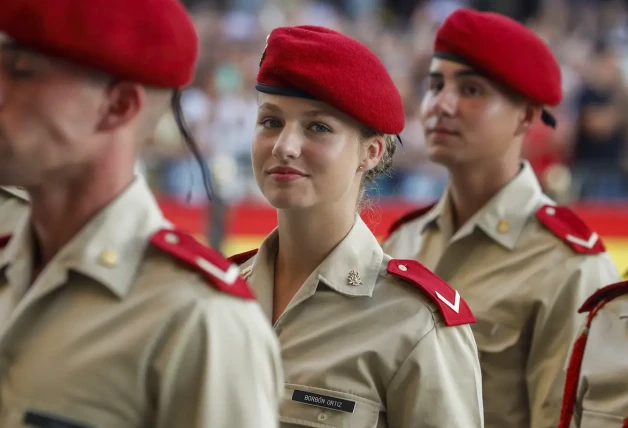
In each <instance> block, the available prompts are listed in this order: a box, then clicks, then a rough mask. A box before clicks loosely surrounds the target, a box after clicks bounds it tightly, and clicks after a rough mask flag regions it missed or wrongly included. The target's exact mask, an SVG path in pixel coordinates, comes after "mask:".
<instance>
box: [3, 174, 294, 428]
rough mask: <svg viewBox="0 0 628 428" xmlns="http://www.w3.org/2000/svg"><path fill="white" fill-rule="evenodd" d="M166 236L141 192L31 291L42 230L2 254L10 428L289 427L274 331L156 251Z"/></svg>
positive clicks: (242, 303) (247, 304)
mask: <svg viewBox="0 0 628 428" xmlns="http://www.w3.org/2000/svg"><path fill="white" fill-rule="evenodd" d="M165 226H168V223H167V222H166V221H165V219H164V218H163V216H162V213H161V211H160V210H159V207H158V206H157V204H156V202H155V201H154V199H153V197H152V195H151V193H150V190H149V189H148V187H147V186H146V184H145V183H144V181H143V180H142V179H139V178H138V179H136V180H135V182H134V183H133V184H132V185H131V186H130V187H129V188H127V189H126V190H125V191H124V193H123V194H122V195H120V196H119V197H118V198H117V199H116V200H115V201H113V202H112V203H111V204H110V205H108V206H107V207H106V208H105V209H104V210H102V211H101V212H100V213H99V214H98V215H97V216H96V217H95V218H94V219H93V220H91V221H90V222H89V224H88V225H87V226H85V227H84V228H83V229H82V230H81V231H80V233H79V234H77V235H76V236H75V238H74V239H73V240H72V241H71V242H70V243H69V244H68V245H67V246H65V247H64V248H63V249H62V250H61V252H59V253H58V254H57V256H56V257H55V258H54V259H53V260H52V261H51V263H50V264H49V265H48V266H47V267H46V268H45V270H44V271H43V272H42V273H41V274H40V276H39V277H38V278H37V279H35V281H34V282H33V283H32V285H30V284H29V283H30V282H31V279H30V276H31V266H32V264H33V249H32V244H31V242H32V237H31V233H30V226H29V224H28V222H26V221H25V222H23V224H21V225H20V226H19V227H18V229H17V231H16V233H15V235H14V236H13V237H12V239H11V241H10V242H9V244H8V246H7V247H6V248H5V249H4V250H3V251H1V252H0V426H1V427H2V428H16V427H26V426H29V424H27V423H26V421H27V420H28V419H29V418H31V419H32V418H36V417H37V415H42V414H43V415H48V416H46V417H51V418H54V419H59V420H71V421H76V422H77V424H79V425H78V426H80V427H98V428H140V427H142V428H143V427H146V428H149V427H150V428H201V427H203V428H234V427H238V428H240V427H250V428H259V427H265V428H266V427H267V428H275V427H277V424H278V422H277V409H278V407H279V396H280V394H281V392H282V391H283V388H282V386H283V378H282V373H281V359H280V355H279V347H278V343H277V341H276V338H275V337H274V335H273V332H272V329H271V327H270V325H269V323H268V321H267V320H266V318H265V317H264V314H263V313H262V311H261V310H260V307H259V305H258V304H257V303H256V302H255V301H251V300H243V299H240V298H236V297H234V296H231V295H228V294H225V293H223V292H220V291H218V290H217V289H215V288H213V287H212V286H211V285H209V284H208V283H207V282H206V280H204V279H202V276H201V274H200V272H195V271H194V270H193V269H191V268H187V267H184V266H183V265H182V264H181V263H179V262H178V261H177V260H176V259H175V258H174V257H173V256H171V255H170V254H167V253H165V252H164V251H162V250H159V249H157V248H155V247H152V246H150V244H149V240H150V238H151V236H152V235H153V234H154V233H155V232H156V231H158V230H159V229H161V228H163V227H165ZM205 265H207V263H205ZM212 266H213V265H212ZM29 285H30V286H29ZM33 425H35V424H33ZM35 426H46V427H50V426H55V427H57V426H58V427H60V428H61V427H66V426H68V427H69V426H74V425H62V424H59V425H54V424H52V423H48V424H43V425H35Z"/></svg>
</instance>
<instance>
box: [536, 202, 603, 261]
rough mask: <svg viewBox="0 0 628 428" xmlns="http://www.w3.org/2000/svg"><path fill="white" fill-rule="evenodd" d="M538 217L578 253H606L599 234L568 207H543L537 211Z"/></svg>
mask: <svg viewBox="0 0 628 428" xmlns="http://www.w3.org/2000/svg"><path fill="white" fill-rule="evenodd" d="M536 217H537V218H538V219H539V220H540V221H541V223H543V225H544V226H545V227H547V228H548V229H549V230H550V231H551V232H552V233H553V234H554V235H556V236H557V237H558V238H560V239H562V240H563V241H564V242H565V243H566V244H567V245H569V246H570V247H571V248H572V249H573V250H574V251H575V252H577V253H580V254H599V253H603V252H604V251H606V248H605V247H604V243H603V242H602V239H601V238H600V237H599V236H598V234H597V233H596V232H594V231H592V230H591V229H590V228H589V226H587V225H586V223H585V222H584V221H583V220H582V219H581V218H580V217H578V216H577V215H576V213H574V212H573V211H572V210H570V209H569V208H567V207H560V206H552V205H543V206H542V207H541V208H539V209H538V210H537V212H536Z"/></svg>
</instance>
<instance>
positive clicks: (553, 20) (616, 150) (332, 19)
mask: <svg viewBox="0 0 628 428" xmlns="http://www.w3.org/2000/svg"><path fill="white" fill-rule="evenodd" d="M185 3H186V5H187V6H188V7H189V8H190V10H191V11H192V12H193V14H194V16H195V19H196V25H197V28H198V32H199V34H200V37H201V40H202V54H201V58H200V61H199V63H198V71H197V75H196V80H195V83H194V85H193V86H192V87H190V88H189V89H188V90H186V92H185V93H184V97H183V108H184V112H185V116H186V119H187V121H188V123H189V124H190V127H191V130H192V132H193V134H194V135H195V137H196V140H197V142H198V143H199V144H200V146H201V149H202V151H203V155H204V156H205V157H206V158H207V160H208V162H209V164H210V167H211V169H212V174H213V178H214V182H215V185H216V187H217V189H218V191H219V192H220V195H221V198H222V199H223V200H224V201H225V202H226V203H227V204H229V203H238V202H239V201H243V200H244V201H246V200H260V199H261V195H260V194H259V192H258V190H257V187H256V185H255V182H254V180H253V177H252V173H251V164H250V144H251V138H252V134H253V128H254V124H255V123H254V122H255V117H256V108H257V105H256V93H255V90H254V85H255V76H256V73H257V69H258V66H259V59H260V56H261V53H262V51H263V49H264V45H265V40H266V36H267V35H268V34H269V32H270V31H271V30H272V29H273V28H275V27H277V26H283V25H300V24H314V25H323V26H327V27H330V28H334V29H337V30H339V31H342V32H344V33H346V34H349V35H351V36H353V37H355V38H357V39H359V40H361V41H363V42H364V43H366V44H367V45H368V46H370V47H371V48H372V50H373V51H375V53H377V54H378V55H379V57H380V58H381V59H382V60H383V61H384V63H385V65H386V66H387V67H388V69H389V71H390V73H391V75H392V76H393V78H394V80H395V82H396V84H397V85H398V88H399V90H400V92H401V94H402V96H403V99H404V103H405V111H406V114H407V119H406V128H405V130H404V132H403V134H402V140H403V143H404V144H403V147H401V148H400V150H398V151H397V157H396V159H395V163H394V170H393V172H392V174H391V175H390V176H388V177H384V178H383V179H382V180H380V181H379V182H378V183H377V186H375V187H374V188H373V189H371V190H370V194H371V195H370V196H371V197H372V198H376V199H378V200H383V199H394V200H400V199H401V200H403V201H410V202H414V201H415V202H417V203H422V202H429V201H432V200H434V199H436V198H437V197H438V196H439V195H440V194H441V192H442V190H443V188H444V186H445V183H446V180H447V174H446V171H444V170H443V168H441V167H439V166H438V165H434V164H433V163H431V162H429V161H428V160H427V159H426V158H425V155H424V140H423V132H422V129H421V124H420V123H419V121H418V118H417V117H418V110H419V106H420V102H421V98H422V95H423V92H424V78H425V77H426V73H427V70H428V66H429V61H430V58H431V48H432V41H433V37H434V34H435V30H436V29H437V27H438V25H439V24H440V23H441V22H442V21H443V20H444V19H445V18H446V17H447V15H448V14H449V13H451V12H452V11H453V10H455V9H456V8H458V7H475V8H477V9H482V10H493V11H499V12H501V13H503V14H506V15H509V16H511V17H513V18H515V19H517V20H520V21H521V22H523V23H525V24H526V25H527V26H529V27H530V28H532V29H533V30H534V31H535V32H536V33H537V34H539V35H540V36H541V37H542V38H543V39H544V40H546V41H547V43H548V44H549V46H550V47H551V48H552V50H553V51H554V53H555V54H556V56H557V57H558V59H559V61H560V63H561V66H562V71H563V90H564V102H563V103H562V105H561V106H559V107H558V108H556V109H554V110H553V113H554V115H555V116H556V117H557V119H558V126H557V128H556V129H555V130H551V129H550V128H548V127H545V126H543V125H542V124H540V123H539V124H537V125H536V126H534V127H533V129H531V131H530V133H529V135H528V137H527V141H526V145H525V157H526V158H527V159H528V160H529V161H530V162H531V163H532V165H533V167H534V169H535V171H536V173H537V175H538V177H539V179H540V181H541V183H542V185H543V186H544V188H545V189H546V191H547V192H548V193H549V194H550V195H551V196H553V197H554V198H555V199H557V200H558V201H559V202H560V203H573V202H578V201H587V202H591V203H603V204H609V203H615V201H624V202H626V201H628V143H627V141H628V132H627V131H628V127H627V125H628V96H627V95H628V93H627V88H628V8H627V6H626V2H624V1H612V0H607V1H602V0H597V1H595V0H545V1H543V0H537V1H534V0H519V1H517V0H492V1H491V0H477V1H462V0H458V1H456V0H430V1H427V0H426V1H420V0H397V1H392V0H344V1H340V0H338V1H314V0H188V1H187V2H185ZM142 168H143V171H144V173H145V174H146V175H147V176H148V177H149V178H150V181H151V183H152V185H153V187H154V189H155V190H156V192H157V193H158V194H159V195H161V196H163V197H166V198H169V199H174V200H179V201H183V202H186V203H192V204H194V203H201V204H202V203H204V202H206V200H205V196H204V193H203V185H202V179H201V176H200V171H199V169H198V166H197V165H196V163H195V161H194V159H193V158H192V156H191V154H190V152H189V151H188V150H187V148H186V146H185V144H184V143H183V141H182V140H181V137H180V136H179V134H178V132H177V129H176V126H175V124H174V121H173V118H172V117H170V116H165V117H164V118H163V120H162V122H161V124H160V125H159V127H158V130H157V132H156V134H155V137H154V139H153V140H152V142H151V144H150V145H149V146H148V148H147V150H146V153H145V155H144V157H143V164H142Z"/></svg>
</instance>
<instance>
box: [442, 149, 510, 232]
mask: <svg viewBox="0 0 628 428" xmlns="http://www.w3.org/2000/svg"><path fill="white" fill-rule="evenodd" d="M520 168H521V163H520V160H517V161H516V162H502V163H498V164H492V165H491V164H486V165H468V166H467V165H465V166H461V167H458V168H450V186H449V195H450V198H451V204H452V207H453V211H454V212H453V214H454V215H453V226H454V230H458V229H460V228H461V227H462V226H463V225H464V224H465V223H466V222H467V221H469V219H470V218H471V217H473V215H475V213H477V212H478V211H479V210H480V209H482V207H484V205H486V204H487V203H488V202H489V201H490V200H491V199H492V198H493V197H494V196H495V195H496V194H497V193H499V192H500V191H501V190H502V189H503V188H504V187H505V186H506V185H507V184H508V183H509V182H510V181H512V179H513V178H515V177H516V176H517V174H518V173H519V171H520Z"/></svg>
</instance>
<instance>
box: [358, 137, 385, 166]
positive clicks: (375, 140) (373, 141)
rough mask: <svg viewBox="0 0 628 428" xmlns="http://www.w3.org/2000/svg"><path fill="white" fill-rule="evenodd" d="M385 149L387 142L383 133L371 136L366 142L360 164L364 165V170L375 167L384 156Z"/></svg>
mask: <svg viewBox="0 0 628 428" xmlns="http://www.w3.org/2000/svg"><path fill="white" fill-rule="evenodd" d="M385 151H386V142H385V141H384V136H383V135H376V136H374V137H371V138H369V139H368V141H366V142H365V143H364V151H363V155H362V159H361V160H360V165H358V166H359V167H362V170H364V171H368V170H370V169H373V168H375V167H376V166H377V164H378V163H379V161H380V160H381V159H382V156H384V152H385Z"/></svg>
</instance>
